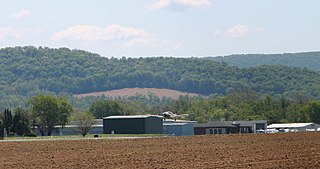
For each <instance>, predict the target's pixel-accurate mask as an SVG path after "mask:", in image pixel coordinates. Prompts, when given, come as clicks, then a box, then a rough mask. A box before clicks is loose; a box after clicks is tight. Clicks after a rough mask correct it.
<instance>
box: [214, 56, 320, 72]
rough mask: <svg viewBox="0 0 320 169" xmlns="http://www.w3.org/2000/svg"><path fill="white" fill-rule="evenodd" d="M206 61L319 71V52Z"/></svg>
mask: <svg viewBox="0 0 320 169" xmlns="http://www.w3.org/2000/svg"><path fill="white" fill-rule="evenodd" d="M208 59H211V60H215V61H219V62H225V63H227V64H228V65H231V66H237V67H242V68H245V67H254V66H261V65H285V66H290V67H300V68H304V67H306V68H308V69H311V70H315V71H320V66H319V65H320V52H302V53H283V54H242V55H230V56H219V57H209V58H208Z"/></svg>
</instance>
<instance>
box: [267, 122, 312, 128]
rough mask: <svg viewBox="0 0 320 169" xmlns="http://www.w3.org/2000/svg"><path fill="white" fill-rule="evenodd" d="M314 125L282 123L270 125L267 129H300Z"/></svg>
mask: <svg viewBox="0 0 320 169" xmlns="http://www.w3.org/2000/svg"><path fill="white" fill-rule="evenodd" d="M312 124H314V123H282V124H270V125H269V126H268V127H267V128H268V129H271V128H300V127H306V126H308V125H312Z"/></svg>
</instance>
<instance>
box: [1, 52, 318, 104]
mask: <svg viewBox="0 0 320 169" xmlns="http://www.w3.org/2000/svg"><path fill="white" fill-rule="evenodd" d="M0 73H1V76H0V91H1V93H0V105H1V106H3V107H14V106H18V105H21V104H24V103H25V102H26V101H27V99H28V98H29V97H30V96H33V95H36V94H38V93H41V92H49V93H54V94H57V95H65V94H71V95H72V94H84V93H90V92H100V91H108V90H114V89H122V88H135V87H138V88H162V89H173V90H178V91H182V92H190V93H197V94H202V95H210V94H223V95H224V94H226V93H227V92H229V91H233V90H236V89H240V88H249V89H252V90H254V91H256V92H259V93H262V94H270V95H284V96H287V97H293V96H298V95H304V96H308V97H312V98H316V99H320V84H319V82H320V74H319V72H315V71H312V70H309V69H305V68H296V67H287V66H280V65H271V66H267V65H264V66H258V67H250V68H238V67H235V66H228V65H227V64H225V63H220V62H216V61H213V60H207V59H198V58H172V57H168V58H165V57H152V58H124V57H123V58H119V59H118V58H105V57H101V56H100V55H98V54H94V53H89V52H86V51H81V50H70V49H67V48H59V49H52V48H46V47H39V48H36V47H32V46H29V47H14V48H3V49H1V50H0ZM0 108H1V107H0Z"/></svg>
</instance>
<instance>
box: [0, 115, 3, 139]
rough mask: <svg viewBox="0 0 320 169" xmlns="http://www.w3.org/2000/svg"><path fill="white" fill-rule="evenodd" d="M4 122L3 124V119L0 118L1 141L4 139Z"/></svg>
mask: <svg viewBox="0 0 320 169" xmlns="http://www.w3.org/2000/svg"><path fill="white" fill-rule="evenodd" d="M3 134H4V133H3V122H2V118H0V140H2V139H3Z"/></svg>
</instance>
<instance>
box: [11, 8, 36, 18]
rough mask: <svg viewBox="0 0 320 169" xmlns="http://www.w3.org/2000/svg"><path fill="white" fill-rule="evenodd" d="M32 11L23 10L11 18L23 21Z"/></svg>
mask: <svg viewBox="0 0 320 169" xmlns="http://www.w3.org/2000/svg"><path fill="white" fill-rule="evenodd" d="M30 13H31V12H30V11H28V10H26V9H21V10H20V11H19V12H18V13H15V14H12V15H11V17H12V18H14V19H22V18H24V17H27V16H29V15H30Z"/></svg>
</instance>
